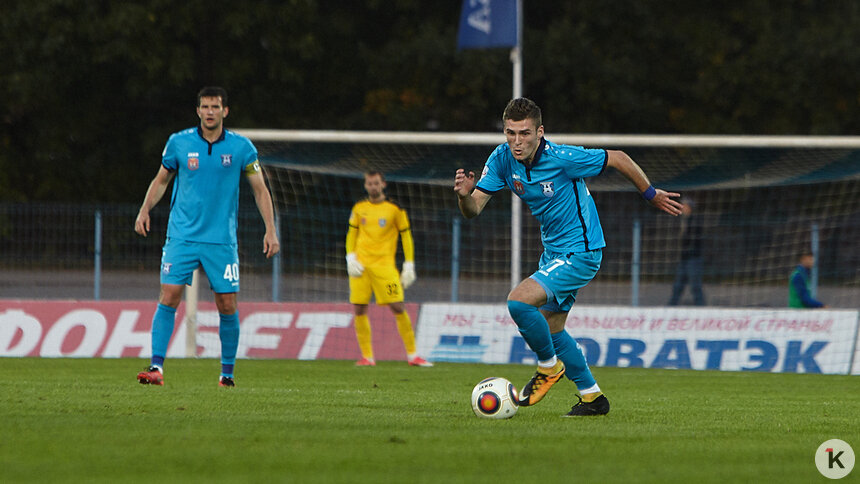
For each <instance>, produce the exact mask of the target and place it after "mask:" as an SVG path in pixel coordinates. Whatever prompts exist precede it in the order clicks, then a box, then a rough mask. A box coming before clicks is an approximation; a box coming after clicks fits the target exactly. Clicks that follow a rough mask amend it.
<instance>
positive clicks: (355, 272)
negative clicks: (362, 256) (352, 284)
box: [346, 252, 364, 277]
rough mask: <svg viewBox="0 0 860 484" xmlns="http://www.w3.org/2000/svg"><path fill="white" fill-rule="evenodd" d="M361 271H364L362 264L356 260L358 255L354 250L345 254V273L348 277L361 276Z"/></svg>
mask: <svg viewBox="0 0 860 484" xmlns="http://www.w3.org/2000/svg"><path fill="white" fill-rule="evenodd" d="M362 272H364V266H363V265H361V262H359V261H358V256H357V255H355V252H350V253H349V254H346V273H347V274H349V275H350V277H361V273H362Z"/></svg>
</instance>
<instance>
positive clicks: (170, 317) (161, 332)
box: [152, 304, 176, 368]
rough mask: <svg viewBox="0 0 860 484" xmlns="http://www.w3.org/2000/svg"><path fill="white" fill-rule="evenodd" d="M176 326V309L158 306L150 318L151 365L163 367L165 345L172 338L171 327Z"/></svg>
mask: <svg viewBox="0 0 860 484" xmlns="http://www.w3.org/2000/svg"><path fill="white" fill-rule="evenodd" d="M175 324H176V308H172V307H170V306H166V305H164V304H159V305H158V308H157V309H156V310H155V314H154V315H153V316H152V365H154V366H158V367H159V368H161V367H163V366H164V357H165V356H167V345H168V344H169V343H170V337H171V336H173V326H174V325H175Z"/></svg>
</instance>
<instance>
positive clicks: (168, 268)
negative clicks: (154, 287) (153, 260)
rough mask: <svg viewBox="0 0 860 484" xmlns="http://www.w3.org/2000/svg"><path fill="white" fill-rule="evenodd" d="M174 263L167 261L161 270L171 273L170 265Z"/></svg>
mask: <svg viewBox="0 0 860 484" xmlns="http://www.w3.org/2000/svg"><path fill="white" fill-rule="evenodd" d="M172 265H173V263H171V262H165V263H164V264H161V272H163V273H165V274H170V266H172Z"/></svg>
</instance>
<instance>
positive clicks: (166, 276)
mask: <svg viewBox="0 0 860 484" xmlns="http://www.w3.org/2000/svg"><path fill="white" fill-rule="evenodd" d="M198 267H202V268H203V272H205V273H206V277H207V278H208V279H209V287H210V288H211V289H212V290H213V291H214V292H216V293H219V294H222V293H230V292H239V248H238V246H236V245H235V244H205V243H202V242H188V241H186V240H176V239H167V242H165V243H164V248H163V249H162V252H161V283H162V284H189V285H190V284H191V279H192V277H193V275H194V269H197V268H198Z"/></svg>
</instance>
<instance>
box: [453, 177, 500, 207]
mask: <svg viewBox="0 0 860 484" xmlns="http://www.w3.org/2000/svg"><path fill="white" fill-rule="evenodd" d="M454 193H456V194H457V204H458V205H459V206H460V212H461V213H462V214H463V216H464V217H466V218H472V217H476V216H478V215H479V214H480V213H481V212H482V211H483V210H484V207H485V206H486V205H487V202H488V201H490V198H491V196H490V195H488V194H486V193H484V192H482V191H480V190H475V172H473V171H470V172H468V173H466V170H464V169H462V168H460V169H458V170H457V172H456V173H455V174H454Z"/></svg>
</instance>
